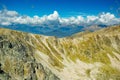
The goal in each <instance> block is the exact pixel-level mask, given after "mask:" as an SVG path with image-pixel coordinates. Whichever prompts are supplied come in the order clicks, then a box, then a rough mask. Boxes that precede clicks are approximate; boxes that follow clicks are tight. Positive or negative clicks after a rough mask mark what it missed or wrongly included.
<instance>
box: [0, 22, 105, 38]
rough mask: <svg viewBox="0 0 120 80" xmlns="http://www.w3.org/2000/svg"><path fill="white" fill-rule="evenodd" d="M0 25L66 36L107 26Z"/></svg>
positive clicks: (37, 32) (36, 32)
mask: <svg viewBox="0 0 120 80" xmlns="http://www.w3.org/2000/svg"><path fill="white" fill-rule="evenodd" d="M0 27H2V28H9V29H13V30H18V31H23V32H29V33H35V34H42V35H47V36H56V37H67V36H71V35H73V34H75V33H78V32H81V31H86V30H89V31H95V30H99V29H101V28H105V27H107V26H106V25H92V26H91V25H88V26H77V27H71V26H65V27H54V28H51V27H41V26H29V25H23V24H12V25H9V26H2V25H1V26H0Z"/></svg>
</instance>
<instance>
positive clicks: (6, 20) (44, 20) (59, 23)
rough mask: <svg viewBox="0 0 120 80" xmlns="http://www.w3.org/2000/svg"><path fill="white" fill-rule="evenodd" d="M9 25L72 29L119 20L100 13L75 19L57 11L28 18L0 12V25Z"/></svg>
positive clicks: (10, 12)
mask: <svg viewBox="0 0 120 80" xmlns="http://www.w3.org/2000/svg"><path fill="white" fill-rule="evenodd" d="M11 24H25V25H30V26H41V27H46V26H47V27H74V26H88V25H89V26H90V25H114V24H120V18H116V17H115V16H114V14H111V13H102V14H100V15H97V16H94V15H92V16H86V18H85V17H83V16H80V15H79V16H77V17H74V16H73V17H68V18H63V17H60V15H59V14H58V12H57V11H54V12H53V14H50V15H43V16H42V17H39V16H37V15H35V16H33V17H30V16H25V15H20V14H19V13H18V12H16V11H9V10H6V9H5V10H1V11H0V25H6V26H8V25H11Z"/></svg>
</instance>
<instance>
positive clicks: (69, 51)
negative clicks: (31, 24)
mask: <svg viewBox="0 0 120 80" xmlns="http://www.w3.org/2000/svg"><path fill="white" fill-rule="evenodd" d="M119 66H120V26H113V27H109V28H105V29H102V30H99V31H95V32H85V33H84V32H82V33H78V34H76V35H75V36H74V35H73V36H72V37H66V38H56V37H48V36H43V35H36V34H30V33H23V32H18V31H13V30H8V29H0V79H1V80H119V79H120V67H119Z"/></svg>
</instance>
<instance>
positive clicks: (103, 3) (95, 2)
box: [0, 0, 120, 17]
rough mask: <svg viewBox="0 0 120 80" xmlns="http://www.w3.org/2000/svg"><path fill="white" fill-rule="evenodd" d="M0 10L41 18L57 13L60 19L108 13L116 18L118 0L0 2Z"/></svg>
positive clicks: (0, 0) (19, 0)
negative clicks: (4, 9) (5, 9)
mask: <svg viewBox="0 0 120 80" xmlns="http://www.w3.org/2000/svg"><path fill="white" fill-rule="evenodd" d="M0 4H1V5H0V6H1V9H2V8H3V7H4V8H7V9H8V10H14V11H17V12H18V13H20V14H22V15H29V16H34V15H38V16H43V15H45V14H46V15H48V14H51V13H53V11H57V12H58V13H59V14H60V16H62V17H70V16H78V15H82V16H87V15H97V14H100V13H102V12H110V13H112V14H114V15H115V16H117V17H119V16H118V13H117V10H118V8H119V7H120V0H0Z"/></svg>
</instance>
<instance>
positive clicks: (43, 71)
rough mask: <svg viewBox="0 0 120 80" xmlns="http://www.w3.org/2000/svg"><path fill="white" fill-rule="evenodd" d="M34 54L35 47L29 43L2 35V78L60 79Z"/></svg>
mask: <svg viewBox="0 0 120 80" xmlns="http://www.w3.org/2000/svg"><path fill="white" fill-rule="evenodd" d="M33 54H34V48H32V47H31V46H29V45H28V44H24V43H23V42H22V41H19V39H18V41H12V40H11V41H10V40H9V38H8V36H7V35H0V80H59V78H58V77H57V76H56V75H54V74H53V73H52V72H51V71H50V70H49V69H48V68H46V67H43V65H42V64H41V63H37V62H36V60H35V58H34V56H33Z"/></svg>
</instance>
